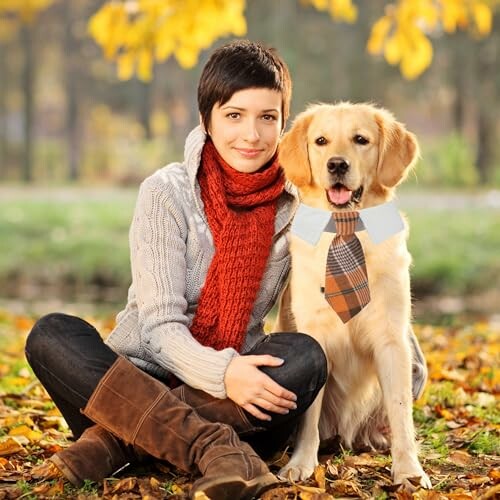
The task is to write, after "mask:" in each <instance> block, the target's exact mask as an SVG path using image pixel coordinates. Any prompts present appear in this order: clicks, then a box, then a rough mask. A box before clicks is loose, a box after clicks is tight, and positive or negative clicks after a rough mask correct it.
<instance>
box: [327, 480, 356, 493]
mask: <svg viewBox="0 0 500 500" xmlns="http://www.w3.org/2000/svg"><path fill="white" fill-rule="evenodd" d="M328 491H329V492H332V493H340V494H342V495H347V496H350V497H352V496H362V493H361V489H360V487H359V486H358V485H357V484H356V483H355V482H354V481H345V480H344V479H337V480H336V481H332V482H331V483H330V484H329V488H328Z"/></svg>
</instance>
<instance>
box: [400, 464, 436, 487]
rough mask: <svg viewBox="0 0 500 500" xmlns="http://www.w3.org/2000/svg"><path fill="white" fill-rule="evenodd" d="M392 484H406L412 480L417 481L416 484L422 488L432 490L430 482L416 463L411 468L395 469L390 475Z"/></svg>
mask: <svg viewBox="0 0 500 500" xmlns="http://www.w3.org/2000/svg"><path fill="white" fill-rule="evenodd" d="M392 477H393V481H394V484H406V483H408V482H410V483H412V482H414V481H412V480H414V479H417V480H418V484H420V486H422V488H427V489H432V484H431V480H430V479H429V476H428V475H427V474H426V473H425V472H424V469H422V466H421V465H420V464H419V463H417V464H415V465H413V466H412V467H411V468H407V467H405V468H404V469H403V468H398V467H395V468H394V470H393V473H392Z"/></svg>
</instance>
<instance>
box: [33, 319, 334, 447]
mask: <svg viewBox="0 0 500 500" xmlns="http://www.w3.org/2000/svg"><path fill="white" fill-rule="evenodd" d="M246 354H271V355H273V356H277V357H280V358H283V359H284V360H285V362H284V363H283V364H282V365H281V366H279V367H267V366H266V367H261V368H260V369H261V370H262V371H263V372H265V373H266V374H268V375H269V376H270V377H272V378H273V379H274V380H275V381H276V382H277V383H278V384H280V385H282V386H283V387H286V388H287V389H288V390H290V391H292V392H294V393H295V394H296V395H297V409H296V410H290V413H288V414H287V415H279V414H272V417H273V418H272V420H271V421H263V420H259V419H257V418H255V417H254V416H253V415H250V414H249V413H246V415H247V417H248V419H249V420H250V421H251V423H253V424H254V425H256V426H260V427H264V429H265V430H264V431H262V432H259V433H257V434H255V435H253V436H246V437H245V440H246V441H248V442H249V443H250V444H252V446H254V448H255V449H256V451H258V452H259V453H261V454H262V455H269V454H271V453H273V452H274V451H276V450H277V449H279V447H280V446H282V445H283V444H284V443H285V441H286V440H287V439H288V437H289V436H290V435H291V433H292V432H293V430H294V428H295V426H296V424H297V422H298V417H299V416H300V415H301V414H302V413H304V412H305V411H306V409H307V408H308V407H309V406H310V405H311V403H312V402H313V401H314V398H315V397H316V395H317V393H318V391H319V390H320V389H321V387H322V386H323V385H324V383H325V381H326V376H327V365H326V358H325V355H324V353H323V350H322V349H321V347H320V345H319V344H318V343H317V342H316V341H315V340H314V339H313V338H312V337H309V336H308V335H304V334H300V333H278V334H271V335H268V336H265V337H264V338H263V339H262V340H261V341H260V342H259V343H257V344H256V345H255V346H254V347H253V348H252V350H251V351H249V352H248V353H246ZM117 357H118V355H117V354H116V353H115V352H114V351H112V350H111V349H110V348H109V347H108V346H107V345H106V344H105V343H104V342H103V341H102V338H101V336H100V335H99V333H98V332H97V330H96V329H95V328H94V327H93V326H92V325H91V324H89V323H87V322H86V321H84V320H83V319H80V318H77V317H75V316H68V315H66V314H61V313H53V314H49V315H47V316H44V317H43V318H41V319H40V320H38V321H37V323H36V324H35V325H34V327H33V329H32V331H31V333H30V335H29V336H28V339H27V341H26V358H27V360H28V362H29V364H30V365H31V367H32V368H33V371H34V372H35V374H36V376H37V377H38V378H39V380H40V382H41V383H42V385H43V386H44V387H45V389H46V390H47V392H48V393H49V395H50V396H51V397H52V399H53V401H54V403H55V404H56V406H57V407H58V408H59V410H60V412H61V413H62V415H63V416H64V418H65V419H66V421H67V423H68V425H69V427H70V428H71V430H72V432H73V435H74V437H75V438H78V437H80V435H81V434H82V432H83V431H84V430H85V429H86V428H87V427H90V426H91V425H94V424H93V422H92V421H91V420H89V419H88V418H87V417H85V416H84V415H83V414H82V413H80V410H81V409H83V408H84V407H85V405H86V404H87V401H88V399H89V398H90V396H91V394H92V393H93V392H94V390H95V388H96V387H97V384H98V383H99V381H100V380H101V378H102V376H103V375H104V374H105V373H106V371H107V370H108V369H109V368H110V367H111V365H112V364H113V363H114V361H115V360H116V359H117ZM132 383H133V382H132Z"/></svg>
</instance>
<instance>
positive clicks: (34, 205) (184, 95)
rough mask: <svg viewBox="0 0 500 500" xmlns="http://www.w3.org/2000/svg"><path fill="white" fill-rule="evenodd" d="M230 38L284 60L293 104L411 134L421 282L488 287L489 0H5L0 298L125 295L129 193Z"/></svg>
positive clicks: (494, 55) (492, 222) (182, 122)
mask: <svg viewBox="0 0 500 500" xmlns="http://www.w3.org/2000/svg"><path fill="white" fill-rule="evenodd" d="M234 37H248V38H250V39H253V40H261V41H263V42H265V43H267V44H268V45H271V46H274V47H276V48H277V49H278V50H279V52H280V53H281V54H282V55H283V57H284V58H285V60H286V61H287V62H288V64H289V66H290V69H291V73H292V77H293V80H294V94H293V102H292V117H293V115H294V114H296V113H297V112H299V111H301V110H302V109H303V108H304V107H305V106H306V105H307V103H310V102H317V101H326V102H335V101H339V100H350V101H370V102H375V103H377V104H379V105H381V106H384V107H387V108H389V109H390V110H391V111H393V112H394V113H395V115H396V116H397V117H398V119H399V120H400V121H402V122H404V123H406V124H407V126H408V127H409V128H410V130H412V131H413V132H415V133H416V134H417V135H418V137H419V140H420V143H421V148H422V160H421V161H420V163H419V165H418V167H417V169H416V171H415V175H412V176H411V178H410V180H409V182H408V183H407V185H406V186H405V190H407V191H408V189H409V192H412V190H413V191H417V192H418V193H420V195H419V196H423V198H419V199H418V201H415V202H412V201H411V200H412V198H410V202H409V203H408V204H407V206H405V204H404V203H403V208H405V209H406V208H408V211H409V214H410V216H411V218H412V219H417V220H416V221H415V222H413V220H412V224H413V226H412V227H413V228H414V231H413V233H412V239H411V241H410V246H411V250H412V252H413V253H414V257H415V262H416V265H415V268H414V271H413V273H414V276H413V283H414V289H415V290H416V291H417V292H418V294H422V295H425V294H426V293H438V294H453V293H455V294H467V293H472V292H474V293H475V292H476V291H477V290H478V289H479V288H481V286H482V287H483V288H495V287H496V288H499V287H498V281H499V280H500V264H499V262H498V258H497V257H496V253H497V252H496V250H495V249H496V248H498V246H497V237H496V234H498V229H499V228H498V220H499V212H498V209H499V207H500V203H499V201H498V198H499V196H500V195H499V194H498V188H499V186H500V122H499V120H498V118H497V117H498V112H499V110H500V64H499V51H500V0H392V1H391V0H370V1H366V0H124V1H121V0H114V1H102V0H71V1H70V0H0V256H1V257H0V296H5V295H8V296H16V294H19V293H21V292H19V290H21V289H22V290H24V292H23V293H22V294H21V295H23V296H25V295H30V294H31V295H35V296H36V295H37V294H40V290H48V289H49V288H50V289H51V290H53V293H54V294H57V293H59V295H63V296H67V293H69V291H68V290H71V289H73V288H75V287H76V288H78V289H79V290H89V289H92V290H94V289H95V290H97V292H96V294H97V296H98V297H100V296H101V295H102V294H107V293H108V292H109V290H119V292H120V293H121V295H120V297H123V296H124V292H123V289H124V288H125V287H126V284H127V283H128V281H129V279H130V277H129V271H128V257H127V241H126V233H127V226H128V222H129V220H130V215H131V211H132V208H133V202H134V198H135V191H136V189H137V187H138V184H139V183H140V181H141V180H142V179H143V178H144V177H146V176H147V175H149V174H151V173H152V172H153V171H155V170H156V169H157V168H159V167H161V166H163V165H165V164H166V163H168V162H170V161H173V160H176V159H179V158H180V157H181V155H182V149H183V144H184V139H185V137H186V135H187V133H188V132H189V130H190V129H191V128H192V127H193V126H194V125H196V124H197V122H198V112H197V106H196V85H197V81H198V78H199V75H200V71H201V68H202V67H203V64H204V63H205V62H206V60H207V57H208V54H209V53H210V51H211V50H212V49H213V48H214V47H216V46H218V45H220V44H222V43H225V42H226V41H228V40H230V39H232V38H234ZM21 185H27V186H26V187H22V188H21V187H20V186H21ZM28 186H29V187H28ZM111 187H113V189H111ZM55 188H57V189H58V190H56V191H54V189H55ZM436 191H437V192H438V194H437V195H436V196H435V197H434V198H433V201H432V203H431V202H428V201H427V200H426V198H425V196H426V194H427V193H429V192H436ZM444 192H446V193H451V195H450V196H452V198H450V199H448V198H446V197H444V196H443V195H442V193H444ZM476 193H481V196H483V198H482V201H481V202H478V203H477V204H475V200H476V198H475V196H476ZM471 196H472V198H471ZM402 200H403V201H404V197H402ZM447 200H448V201H447ZM457 200H459V201H457ZM471 200H472V201H471ZM448 202H449V203H451V204H452V205H453V206H452V207H447V206H446V203H448ZM471 203H472V204H473V208H474V209H475V210H476V212H474V213H473V215H471V216H469V215H468V213H469V212H468V209H469V208H470V204H471ZM61 207H63V208H64V210H63V211H61ZM432 207H434V208H435V210H434V209H432ZM457 207H458V208H457ZM62 212H63V213H62ZM457 217H458V218H459V219H458V220H459V222H457V223H456V224H454V223H452V221H454V220H457ZM436 221H439V225H436ZM443 227H446V231H444V230H443ZM450 231H454V233H453V234H451V233H450ZM493 233H495V234H493ZM471 235H474V236H473V237H472V236H471ZM463 241H467V242H469V243H470V242H471V241H475V243H476V246H473V245H472V244H468V245H463V244H462V243H463ZM113 245H114V246H115V247H116V248H115V249H114V250H113V251H111V252H110V250H109V249H110V248H111V247H112V246H113ZM459 250H460V251H459ZM464 259H466V260H467V261H468V263H466V264H470V263H473V264H474V266H476V267H472V264H471V265H464ZM34 282H36V283H38V284H39V285H40V286H41V288H40V287H35V288H33V287H31V285H32V284H33V283H34ZM61 283H64V286H62V285H61ZM481 283H482V285H481ZM103 285H105V286H106V287H107V290H108V291H107V292H103V291H102V290H103V289H104V287H103ZM30 287H31V288H30ZM44 287H45V288H44ZM51 287H52V288H51ZM26 289H30V290H31V292H29V293H27V292H26ZM16 290H17V291H16ZM57 290H58V292H57ZM99 290H100V291H99ZM42 293H45V292H42ZM47 293H48V294H49V295H50V294H51V293H52V292H50V293H49V292H47ZM99 294H101V295H99ZM118 295H119V294H118Z"/></svg>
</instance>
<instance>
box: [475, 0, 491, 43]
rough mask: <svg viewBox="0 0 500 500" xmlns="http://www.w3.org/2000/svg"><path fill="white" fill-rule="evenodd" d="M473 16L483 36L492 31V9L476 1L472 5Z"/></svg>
mask: <svg viewBox="0 0 500 500" xmlns="http://www.w3.org/2000/svg"><path fill="white" fill-rule="evenodd" d="M472 16H473V18H474V22H475V23H476V27H477V31H478V33H479V34H480V35H482V36H484V35H487V34H488V33H489V32H490V31H491V24H492V18H493V16H492V13H491V9H490V8H489V7H488V6H487V5H486V4H484V3H482V2H478V3H474V4H473V6H472Z"/></svg>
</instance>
